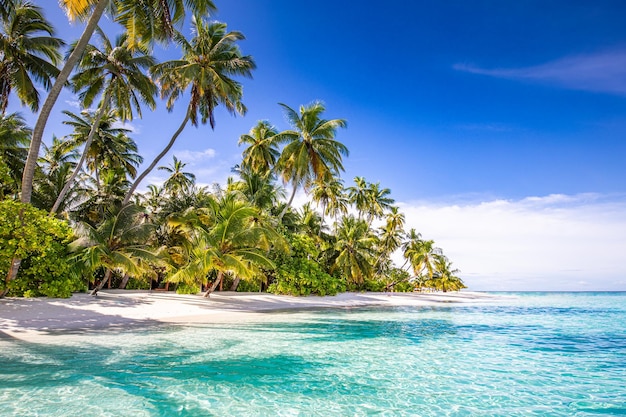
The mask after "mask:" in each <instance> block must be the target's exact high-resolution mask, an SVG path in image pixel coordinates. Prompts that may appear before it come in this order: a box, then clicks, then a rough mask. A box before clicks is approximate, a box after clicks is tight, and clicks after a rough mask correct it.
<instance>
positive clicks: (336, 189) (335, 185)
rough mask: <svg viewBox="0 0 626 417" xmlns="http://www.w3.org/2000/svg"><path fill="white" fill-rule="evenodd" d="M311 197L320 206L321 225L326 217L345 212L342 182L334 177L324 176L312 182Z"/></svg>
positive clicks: (345, 205)
mask: <svg viewBox="0 0 626 417" xmlns="http://www.w3.org/2000/svg"><path fill="white" fill-rule="evenodd" d="M310 189H311V197H312V198H313V201H315V202H316V203H317V204H318V205H320V204H321V206H322V225H323V224H324V217H325V216H326V215H336V214H337V212H340V211H342V210H343V212H344V213H345V212H346V211H347V203H346V204H343V205H342V204H341V203H342V201H343V202H345V201H346V199H345V196H344V188H343V181H342V180H341V178H337V177H335V176H334V175H326V176H324V177H322V178H319V179H317V180H315V181H313V183H312V185H311V186H310Z"/></svg>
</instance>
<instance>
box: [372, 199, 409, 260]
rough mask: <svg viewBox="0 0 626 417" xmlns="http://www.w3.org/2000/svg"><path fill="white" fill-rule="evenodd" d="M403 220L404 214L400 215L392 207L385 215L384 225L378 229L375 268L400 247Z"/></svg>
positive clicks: (402, 236) (402, 234) (396, 209)
mask: <svg viewBox="0 0 626 417" xmlns="http://www.w3.org/2000/svg"><path fill="white" fill-rule="evenodd" d="M404 220H405V217H404V214H402V213H400V212H399V211H398V208H397V207H392V208H391V212H390V213H389V214H387V219H386V222H385V225H384V226H383V227H381V228H380V229H379V235H378V251H379V256H378V258H377V259H376V264H375V266H378V265H380V264H381V263H382V261H383V260H384V259H388V258H389V256H391V254H392V253H393V252H394V251H395V250H396V249H398V248H400V246H401V245H402V241H403V238H404V230H403V227H404Z"/></svg>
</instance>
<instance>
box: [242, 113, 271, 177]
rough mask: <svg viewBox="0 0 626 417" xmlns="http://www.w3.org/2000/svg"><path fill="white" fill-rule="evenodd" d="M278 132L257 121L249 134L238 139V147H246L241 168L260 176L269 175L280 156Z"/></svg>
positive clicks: (263, 121) (267, 123)
mask: <svg viewBox="0 0 626 417" xmlns="http://www.w3.org/2000/svg"><path fill="white" fill-rule="evenodd" d="M279 139H280V137H279V136H278V130H277V129H276V127H274V126H272V125H271V124H270V122H268V121H266V120H261V121H259V122H258V123H257V124H256V125H255V126H254V127H253V128H252V129H250V132H249V133H248V134H245V135H241V136H240V137H239V145H242V144H246V145H248V147H247V148H246V149H244V151H243V161H242V162H241V166H242V168H247V169H249V170H250V171H252V172H258V173H260V174H261V175H270V174H271V173H272V170H273V169H274V166H275V165H276V161H277V160H278V157H279V156H280V152H279V151H278V142H279Z"/></svg>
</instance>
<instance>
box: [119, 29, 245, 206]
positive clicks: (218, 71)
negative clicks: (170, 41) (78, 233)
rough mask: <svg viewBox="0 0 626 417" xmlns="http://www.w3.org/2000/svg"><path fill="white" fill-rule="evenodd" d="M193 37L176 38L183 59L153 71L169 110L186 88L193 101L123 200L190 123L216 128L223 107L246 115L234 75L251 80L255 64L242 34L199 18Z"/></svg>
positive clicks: (126, 199) (233, 112) (127, 198)
mask: <svg viewBox="0 0 626 417" xmlns="http://www.w3.org/2000/svg"><path fill="white" fill-rule="evenodd" d="M192 24H193V30H194V37H193V38H192V39H191V40H189V41H188V40H186V39H185V38H183V37H182V36H178V37H177V41H178V42H179V44H180V46H181V48H182V50H183V57H182V58H181V59H180V60H177V61H168V62H164V63H161V64H158V65H156V66H155V67H153V69H152V74H153V76H154V77H155V78H156V79H157V81H158V83H159V84H160V85H161V95H162V96H163V97H167V108H168V110H172V108H173V106H174V103H175V101H176V100H177V99H178V97H179V96H180V95H181V94H183V92H185V91H186V90H187V89H189V90H190V100H189V105H188V106H187V111H186V113H185V118H184V119H183V121H182V123H181V125H180V126H179V128H178V129H177V130H176V132H175V133H174V135H173V136H172V138H171V139H170V141H169V142H168V144H167V145H166V146H165V148H164V149H163V150H162V151H161V153H159V154H158V155H157V156H156V158H155V159H154V161H152V163H151V164H150V166H148V168H147V169H146V170H145V171H144V172H143V173H142V174H141V175H139V177H138V178H137V180H136V181H135V182H134V184H133V185H132V187H131V189H130V190H129V192H128V194H127V195H126V197H125V199H124V203H127V202H128V201H129V200H130V197H131V196H132V194H133V193H134V192H135V189H136V188H137V186H138V185H139V183H141V181H142V180H143V179H144V178H145V177H146V176H147V175H148V174H149V173H150V172H151V171H152V170H153V169H154V167H155V166H156V165H157V164H158V162H159V161H160V160H161V158H163V157H164V156H165V154H167V152H169V150H170V149H171V147H172V146H173V145H174V143H175V142H176V139H177V138H178V136H179V135H180V134H181V132H182V131H183V130H184V129H185V126H186V125H187V123H188V122H191V124H192V125H193V126H198V123H199V122H201V123H202V124H205V123H206V122H207V121H208V122H209V124H210V125H211V128H214V127H215V108H216V107H217V106H218V105H220V104H221V105H223V106H224V107H225V108H226V110H227V111H228V112H229V113H231V114H236V113H239V114H241V115H243V114H245V112H246V107H245V106H244V105H243V103H242V102H241V99H242V96H243V88H242V86H241V84H240V83H239V82H238V81H236V80H235V79H233V78H232V77H235V76H243V77H250V76H251V71H252V70H253V69H254V68H255V64H254V62H253V60H252V58H251V57H249V56H243V55H242V54H241V51H240V50H239V46H238V45H237V42H238V41H240V40H243V39H244V36H243V35H242V34H241V33H240V32H234V31H233V32H226V24H224V23H219V22H214V23H206V22H204V21H203V20H202V19H200V18H194V19H193V22H192Z"/></svg>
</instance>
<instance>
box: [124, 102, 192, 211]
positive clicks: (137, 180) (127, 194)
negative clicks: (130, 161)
mask: <svg viewBox="0 0 626 417" xmlns="http://www.w3.org/2000/svg"><path fill="white" fill-rule="evenodd" d="M190 116H191V110H190V109H188V110H187V115H186V116H185V120H183V122H182V123H181V125H180V127H179V128H178V130H176V132H174V136H172V138H171V139H170V141H169V143H168V144H167V146H166V147H165V148H164V149H163V150H162V151H161V153H160V154H158V155H157V156H156V158H154V161H152V163H151V164H150V166H149V167H148V168H147V169H146V170H145V171H144V172H142V173H141V175H139V176H138V177H137V179H136V180H135V182H134V183H133V185H132V186H131V187H130V190H128V193H126V196H125V197H124V201H122V206H125V205H126V204H128V202H129V201H130V198H131V197H132V195H133V194H134V193H135V190H136V189H137V187H138V186H139V183H141V181H143V179H144V178H145V177H146V176H147V175H148V174H149V173H150V172H151V171H152V170H153V169H154V167H156V165H157V164H158V163H159V161H160V160H161V159H162V158H163V157H164V156H165V154H167V153H168V152H169V151H170V149H171V148H172V146H174V142H176V139H177V138H178V136H179V135H180V134H181V132H182V131H183V130H184V129H185V126H186V125H187V122H188V121H189V118H190Z"/></svg>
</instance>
